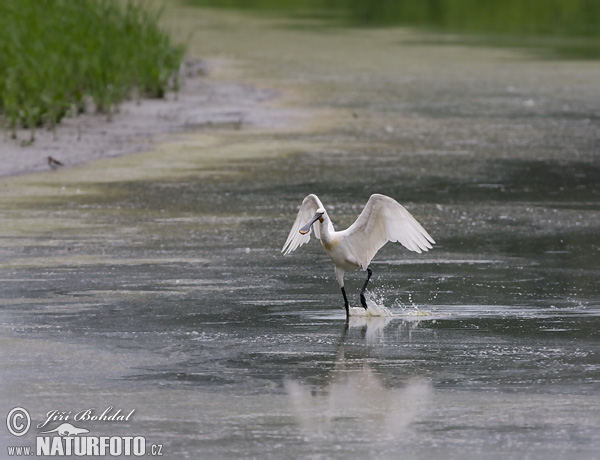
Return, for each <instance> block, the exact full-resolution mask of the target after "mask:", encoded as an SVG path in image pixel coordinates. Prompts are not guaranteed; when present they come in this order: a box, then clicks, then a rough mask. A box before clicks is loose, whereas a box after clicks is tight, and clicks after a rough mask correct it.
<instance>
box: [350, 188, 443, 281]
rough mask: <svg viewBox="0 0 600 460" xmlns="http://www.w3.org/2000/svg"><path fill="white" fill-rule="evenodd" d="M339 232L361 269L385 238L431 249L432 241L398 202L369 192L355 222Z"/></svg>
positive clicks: (415, 248) (421, 249) (412, 248)
mask: <svg viewBox="0 0 600 460" xmlns="http://www.w3.org/2000/svg"><path fill="white" fill-rule="evenodd" d="M343 233H345V234H346V237H347V238H348V240H349V241H348V242H349V245H348V247H349V248H350V250H351V251H352V253H353V255H354V257H356V260H357V261H358V263H359V264H360V266H361V268H363V269H365V268H367V266H368V265H369V263H371V259H372V258H373V257H374V256H375V254H376V253H377V251H378V250H379V249H380V248H381V247H382V246H383V245H384V244H385V243H387V242H388V241H392V242H396V241H398V242H400V243H401V244H402V245H403V246H404V247H406V248H407V249H410V250H411V251H415V252H419V253H420V252H422V251H427V250H428V249H431V248H432V246H431V243H435V241H434V240H433V238H431V236H429V233H427V231H426V230H425V229H424V228H423V227H422V226H421V224H419V222H417V220H416V219H415V218H414V217H413V216H412V215H411V214H410V213H409V212H408V211H407V210H406V209H405V208H404V207H403V206H402V205H401V204H400V203H398V202H397V201H396V200H394V199H392V198H390V197H389V196H385V195H379V194H375V195H371V198H369V201H368V202H367V204H366V205H365V208H364V209H363V210H362V212H361V213H360V216H358V219H356V222H354V223H353V224H352V225H351V226H350V227H348V229H346V230H344V232H343Z"/></svg>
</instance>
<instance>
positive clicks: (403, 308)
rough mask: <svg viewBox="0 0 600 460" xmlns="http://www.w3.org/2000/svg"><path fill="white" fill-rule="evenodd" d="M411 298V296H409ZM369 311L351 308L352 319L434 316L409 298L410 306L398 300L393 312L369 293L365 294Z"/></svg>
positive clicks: (393, 306) (375, 295)
mask: <svg viewBox="0 0 600 460" xmlns="http://www.w3.org/2000/svg"><path fill="white" fill-rule="evenodd" d="M409 296H410V294H409ZM365 299H366V301H367V309H366V310H365V309H364V308H363V307H350V316H351V317H390V318H391V317H405V316H432V315H433V312H431V311H429V310H424V309H422V308H420V307H419V306H418V305H416V304H414V303H413V302H412V299H411V298H410V297H409V300H410V302H411V303H410V305H404V304H403V303H402V302H400V301H399V300H398V299H396V300H395V301H394V303H393V304H392V308H393V310H391V309H390V308H388V307H386V306H385V305H384V304H383V299H382V298H381V297H380V296H379V295H377V294H374V293H371V292H369V291H367V292H365Z"/></svg>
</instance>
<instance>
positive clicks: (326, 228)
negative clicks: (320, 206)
mask: <svg viewBox="0 0 600 460" xmlns="http://www.w3.org/2000/svg"><path fill="white" fill-rule="evenodd" d="M319 225H320V229H319V230H320V232H321V241H322V242H323V243H329V242H331V241H332V240H333V237H334V235H333V234H334V233H335V230H334V229H333V224H332V223H331V220H329V216H327V214H325V215H324V216H323V222H319Z"/></svg>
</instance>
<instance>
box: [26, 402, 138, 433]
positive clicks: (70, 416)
mask: <svg viewBox="0 0 600 460" xmlns="http://www.w3.org/2000/svg"><path fill="white" fill-rule="evenodd" d="M134 412H135V409H132V410H131V411H129V412H125V411H123V410H121V409H117V410H116V411H115V410H114V407H113V406H109V407H107V408H106V409H104V410H103V411H102V412H100V411H99V410H97V409H96V408H93V407H92V408H89V409H84V410H82V411H79V412H73V411H61V410H51V411H49V412H48V413H47V414H46V420H45V421H44V422H42V423H39V424H38V425H37V427H38V428H44V427H45V426H46V425H48V424H49V423H52V422H66V421H69V420H73V421H76V422H127V421H129V420H130V418H131V416H132V415H133V413H134Z"/></svg>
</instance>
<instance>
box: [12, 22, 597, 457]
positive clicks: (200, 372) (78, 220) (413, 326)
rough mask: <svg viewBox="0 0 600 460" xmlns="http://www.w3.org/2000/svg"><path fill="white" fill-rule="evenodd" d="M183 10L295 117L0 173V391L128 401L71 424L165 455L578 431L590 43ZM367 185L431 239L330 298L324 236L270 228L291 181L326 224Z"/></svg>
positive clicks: (37, 403)
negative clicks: (571, 53)
mask: <svg viewBox="0 0 600 460" xmlns="http://www.w3.org/2000/svg"><path fill="white" fill-rule="evenodd" d="M190 11H191V10H190ZM190 11H188V10H183V11H182V12H178V11H177V10H174V11H170V12H168V17H169V18H171V19H173V18H174V17H175V16H176V15H177V14H180V13H181V14H184V19H185V21H187V23H188V24H189V23H192V22H194V21H196V22H198V24H200V25H201V26H202V27H200V28H199V30H198V32H197V35H196V39H195V42H194V43H195V44H194V45H193V46H192V50H193V52H196V53H198V54H200V55H212V56H220V59H221V60H223V59H225V60H227V62H229V63H230V64H229V65H232V64H231V63H233V64H234V65H235V66H236V67H237V69H238V70H236V72H238V73H239V74H241V75H243V77H244V78H245V79H246V81H250V82H253V83H255V84H263V85H265V86H269V87H270V86H275V87H276V88H277V89H279V90H281V91H283V93H282V94H283V95H284V96H283V98H284V99H283V100H284V101H285V103H286V104H288V105H289V106H292V107H302V108H303V109H305V110H306V109H309V110H310V111H309V112H304V113H309V114H310V115H311V116H310V117H309V120H308V121H309V122H310V123H308V124H307V123H306V120H305V121H298V122H297V124H296V125H294V126H290V128H288V129H277V130H269V129H264V128H262V129H253V128H252V127H248V129H245V128H244V129H242V130H237V131H236V130H231V131H229V130H221V131H219V132H218V133H215V134H212V133H200V134H197V135H192V134H189V135H187V136H186V137H185V138H184V139H182V140H181V141H178V142H176V143H174V144H171V145H167V146H163V147H161V148H160V149H159V150H158V151H157V152H150V153H147V154H139V155H135V156H130V157H126V158H120V159H115V160H111V161H105V162H98V163H95V164H92V165H89V166H86V167H83V168H78V169H72V170H69V171H62V172H58V173H55V174H49V175H39V176H31V177H26V178H21V179H16V180H15V179H11V180H3V181H2V185H1V187H2V189H3V194H2V197H1V202H0V206H1V211H0V212H1V214H2V226H1V227H0V237H1V248H0V278H2V291H1V300H0V305H1V308H0V312H1V313H0V318H1V323H2V338H1V339H0V340H1V341H2V353H1V355H0V359H1V360H2V405H1V407H0V411H1V413H2V414H3V415H2V416H3V417H4V414H6V413H8V411H9V410H10V409H11V408H12V407H15V406H19V405H21V406H22V407H26V408H28V410H29V411H30V412H31V414H32V418H33V419H35V420H34V421H35V422H36V423H39V421H41V420H42V419H43V416H44V414H45V413H46V412H47V411H49V410H52V409H61V410H72V411H77V410H82V409H86V408H89V407H96V408H105V407H108V406H113V407H115V408H122V409H123V410H126V409H133V408H135V409H136V413H135V415H134V417H133V418H132V420H131V421H129V422H123V423H122V424H116V423H113V424H110V423H101V422H96V423H91V422H90V423H88V424H83V423H81V424H82V425H84V426H85V427H86V428H89V429H90V431H91V432H92V433H93V434H95V435H97V434H99V433H100V434H106V435H124V434H127V435H133V434H140V435H143V436H145V437H146V439H147V440H148V442H153V443H161V444H164V455H165V456H166V457H167V458H300V457H307V458H365V457H368V458H398V457H399V455H402V456H403V457H406V458H423V459H425V458H427V459H431V458H434V459H435V458H440V459H441V458H456V457H459V456H460V457H462V458H498V459H500V458H531V459H538V458H539V459H542V458H544V459H547V458H569V459H590V458H598V455H599V452H600V441H599V438H598V436H597V433H598V431H599V429H600V416H599V415H598V414H599V413H600V412H599V409H600V403H599V400H598V391H599V390H600V388H599V382H600V367H599V351H600V349H599V348H600V347H599V337H598V328H599V326H600V316H599V313H600V308H599V306H600V302H599V297H598V288H597V280H598V277H599V276H598V275H599V271H598V263H597V260H598V256H599V255H600V236H599V233H598V222H599V217H600V215H599V214H600V200H599V194H600V181H599V178H600V171H599V168H598V148H599V145H598V131H599V126H600V125H599V114H600V113H599V112H598V107H600V100H599V95H598V94H599V93H598V92H597V81H600V80H599V78H600V66H599V65H597V64H593V63H589V62H587V63H582V62H568V63H567V62H561V61H553V62H548V61H537V60H535V59H531V55H529V54H527V53H526V52H525V51H519V52H516V51H507V50H497V49H488V48H469V47H461V46H456V45H448V46H444V47H438V46H432V45H431V44H428V43H427V40H426V37H423V36H420V35H415V34H413V33H409V32H407V31H405V30H395V29H391V30H386V31H375V30H370V31H351V30H345V29H340V30H324V31H321V32H320V33H317V32H315V31H314V30H312V31H308V30H305V29H302V28H290V27H289V24H287V23H286V27H281V25H282V23H281V22H278V21H276V22H275V23H271V22H269V21H262V20H249V19H248V18H245V17H243V16H237V15H235V14H225V13H214V12H213V13H208V12H207V13H203V14H202V15H200V16H197V17H196V16H193V14H192V13H191V12H190ZM182 21H183V19H182ZM207 24H210V25H211V26H210V27H208V26H207ZM201 50H203V51H202V52H200V51H201ZM334 51H335V52H334ZM238 76H239V75H238ZM4 192H6V193H4ZM373 192H380V193H384V194H387V195H390V196H393V197H395V198H396V199H398V201H400V202H401V203H403V204H404V205H405V206H406V207H407V208H409V210H410V211H411V212H412V213H413V214H414V215H415V217H417V219H419V221H420V222H421V223H422V224H423V225H424V227H425V228H426V229H427V230H428V231H429V232H430V233H431V235H432V236H433V237H434V238H435V239H436V241H437V243H438V244H437V245H436V246H435V248H434V250H433V251H430V252H429V253H427V254H424V255H414V254H412V253H408V251H406V250H404V249H403V248H401V247H399V246H397V245H388V246H386V247H385V248H383V249H382V250H381V251H380V253H379V254H378V256H377V257H376V259H375V261H374V263H373V265H372V268H373V270H374V282H373V284H372V286H371V292H372V293H373V295H374V296H375V297H376V299H377V301H378V302H381V303H383V304H385V305H386V306H387V307H389V308H390V309H391V310H392V311H393V312H394V313H395V314H396V315H398V316H397V317H395V318H379V319H372V320H366V319H360V318H355V319H352V320H351V321H350V322H349V323H348V325H346V323H345V321H344V310H343V307H342V305H343V304H342V299H341V295H340V294H339V289H338V287H337V283H336V281H335V278H334V276H333V269H332V266H331V263H330V262H329V261H328V259H327V256H326V255H325V254H324V252H323V251H322V249H321V248H320V247H319V245H317V244H314V242H313V244H310V245H307V246H304V247H302V248H301V249H300V250H298V251H296V252H295V253H293V254H292V255H290V256H288V257H283V256H282V255H281V254H280V248H281V246H282V245H283V242H284V241H285V238H286V236H287V233H288V231H289V228H290V226H291V224H292V222H293V220H294V217H295V212H296V207H297V206H298V205H299V204H300V202H301V200H302V198H303V197H304V196H305V195H306V194H308V193H316V194H318V195H319V196H320V197H321V199H322V200H323V202H324V203H325V205H326V207H327V208H328V211H329V214H330V215H331V217H332V219H333V220H334V223H336V224H338V227H339V228H343V227H345V226H346V225H349V224H350V223H351V222H352V221H353V219H354V218H355V217H356V216H357V215H358V213H359V212H360V209H361V207H362V206H363V204H364V203H365V202H366V200H367V199H368V196H369V195H370V194H371V193H373ZM362 281H363V274H362V273H361V274H354V275H350V276H348V277H347V290H348V292H349V296H350V301H351V303H353V304H354V305H358V290H359V288H360V285H361V284H362ZM34 431H36V430H34ZM33 435H34V433H30V434H28V435H27V436H25V437H23V438H14V437H11V436H10V435H8V433H7V432H6V431H5V430H4V431H2V445H3V450H2V451H1V452H2V453H1V455H2V456H4V455H6V450H4V446H5V445H19V444H21V445H24V444H27V443H31V442H32V439H33V438H32V437H33Z"/></svg>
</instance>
